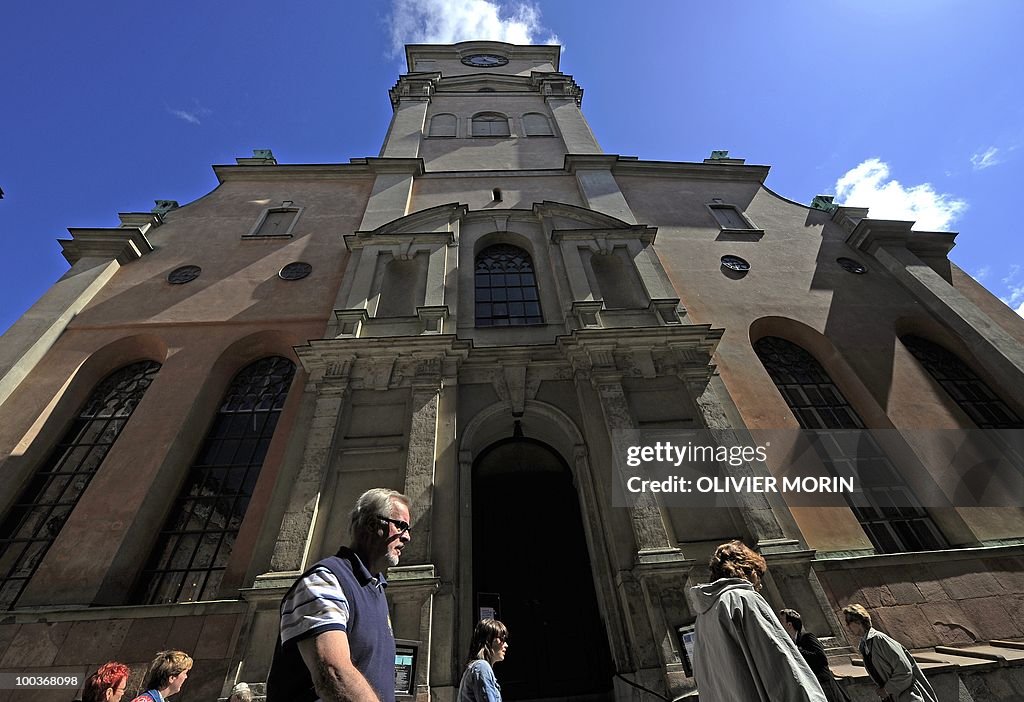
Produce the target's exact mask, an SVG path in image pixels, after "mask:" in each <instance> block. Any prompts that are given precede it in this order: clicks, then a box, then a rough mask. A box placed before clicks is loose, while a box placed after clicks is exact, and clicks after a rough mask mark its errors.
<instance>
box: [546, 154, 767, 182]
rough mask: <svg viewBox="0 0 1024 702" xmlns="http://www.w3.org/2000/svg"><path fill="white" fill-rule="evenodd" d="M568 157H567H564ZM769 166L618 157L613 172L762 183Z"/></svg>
mask: <svg viewBox="0 0 1024 702" xmlns="http://www.w3.org/2000/svg"><path fill="white" fill-rule="evenodd" d="M566 158H568V157H566ZM770 169H771V166H755V165H746V164H723V163H717V162H714V163H690V162H678V161H641V160H639V159H630V158H624V157H621V156H620V157H618V160H617V161H616V162H615V164H614V165H613V167H612V172H613V173H622V174H623V175H664V176H685V177H687V178H696V179H699V180H732V181H743V182H754V183H760V184H762V185H763V184H764V181H765V179H766V178H767V177H768V171H769V170H770Z"/></svg>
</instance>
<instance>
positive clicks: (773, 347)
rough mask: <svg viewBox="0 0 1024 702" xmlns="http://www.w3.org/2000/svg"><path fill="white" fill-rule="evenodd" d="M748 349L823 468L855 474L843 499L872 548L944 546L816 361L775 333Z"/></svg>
mask: <svg viewBox="0 0 1024 702" xmlns="http://www.w3.org/2000/svg"><path fill="white" fill-rule="evenodd" d="M754 351H755V352H756V353H757V356H758V358H760V359H761V363H762V364H764V367H765V370H767V371H768V375H770V376H771V378H772V381H773V382H774V383H775V386H776V387H777V388H778V389H779V392H780V393H782V397H783V398H784V399H785V400H786V404H787V405H789V409H790V410H791V411H792V412H793V414H794V415H795V416H796V419H797V421H798V422H799V423H800V426H801V428H802V429H804V430H805V432H806V434H807V436H808V438H809V439H810V440H811V441H812V442H813V445H814V448H815V450H816V451H817V452H818V455H819V456H820V457H821V460H822V462H823V463H824V464H825V465H826V467H827V468H828V469H829V471H830V472H831V473H832V474H833V475H835V476H838V477H855V480H854V485H855V489H854V492H853V493H851V494H848V495H846V499H847V502H848V503H849V504H850V508H851V509H852V510H853V513H854V515H855V516H856V517H857V521H858V522H860V524H861V526H862V527H863V528H864V531H865V532H866V533H867V535H868V538H869V539H870V540H871V543H872V545H873V546H874V547H875V550H876V551H878V552H879V553H899V552H903V551H927V550H933V549H938V548H944V547H945V546H946V542H945V539H944V538H943V537H942V534H941V533H940V532H939V530H938V528H937V527H936V526H935V523H934V522H933V521H932V519H931V517H930V516H929V515H928V513H927V512H926V511H925V509H924V507H922V506H921V503H920V501H919V500H918V499H917V498H916V497H915V496H914V494H913V493H912V492H911V491H910V489H909V488H908V486H907V484H906V482H905V481H904V480H903V478H902V476H900V474H899V473H898V472H897V470H896V467H895V466H894V465H893V464H892V462H891V461H890V460H889V458H888V456H886V455H885V452H884V451H883V450H882V447H881V446H879V445H878V443H877V442H876V441H875V439H874V437H872V436H871V432H869V431H866V430H865V429H864V423H863V422H862V421H861V418H860V416H859V415H858V414H857V412H856V410H854V409H853V407H851V406H850V403H849V402H847V401H846V398H845V397H844V396H843V394H842V392H840V390H839V388H838V387H837V386H836V385H835V383H833V382H832V379H831V378H830V377H829V375H828V373H826V372H825V369H824V368H822V367H821V364H820V363H818V361H817V360H816V359H815V358H814V357H813V356H812V355H811V354H809V353H808V352H807V351H805V350H804V349H802V348H800V347H799V346H797V345H796V344H793V343H791V342H789V341H786V340H785V339H780V338H778V337H771V336H769V337H765V338H763V339H760V340H759V341H757V342H756V343H755V344H754Z"/></svg>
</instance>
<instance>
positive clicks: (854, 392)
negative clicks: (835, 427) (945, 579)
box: [748, 316, 977, 545]
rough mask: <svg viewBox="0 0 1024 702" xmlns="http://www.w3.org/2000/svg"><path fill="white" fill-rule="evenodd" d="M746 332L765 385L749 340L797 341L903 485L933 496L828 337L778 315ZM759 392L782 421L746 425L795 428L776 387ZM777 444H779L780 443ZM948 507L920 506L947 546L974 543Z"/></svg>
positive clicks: (919, 466)
mask: <svg viewBox="0 0 1024 702" xmlns="http://www.w3.org/2000/svg"><path fill="white" fill-rule="evenodd" d="M748 335H749V343H750V351H751V354H752V357H753V358H754V359H755V360H756V361H757V365H758V366H759V367H760V368H759V370H757V371H755V372H757V373H761V374H763V377H764V382H765V387H766V388H767V387H771V388H775V383H774V381H773V380H772V379H771V377H770V376H769V374H768V370H767V369H766V368H765V367H764V364H763V363H761V360H760V358H759V357H758V356H757V354H756V352H754V351H753V346H754V344H755V343H756V342H757V341H758V340H760V339H762V338H765V337H768V336H775V337H779V338H781V339H784V340H786V341H789V342H790V343H793V344H795V345H797V346H799V347H800V348H802V349H803V350H804V351H806V352H807V353H809V354H810V355H811V356H812V357H813V358H814V360H816V361H817V362H818V363H819V364H820V365H821V367H822V369H823V370H824V371H825V373H826V374H827V375H828V377H829V378H830V379H831V380H832V382H833V383H834V384H835V385H836V387H837V388H839V391H840V392H841V393H842V394H843V395H844V396H845V398H846V400H847V402H848V403H849V404H850V406H851V407H852V408H853V409H854V410H855V411H856V412H857V414H858V415H859V416H860V418H861V420H862V421H863V423H864V427H865V429H866V430H869V431H872V434H873V435H874V436H875V439H876V440H877V441H878V443H879V444H880V446H881V447H882V450H883V451H884V452H885V454H886V455H887V456H888V457H889V458H890V460H891V461H892V462H893V464H895V465H897V466H899V473H900V475H901V476H902V477H903V479H904V480H905V481H906V483H907V485H908V486H909V487H910V488H912V489H915V493H917V492H918V491H919V490H920V489H921V486H923V485H928V486H930V490H929V492H930V493H931V494H932V495H934V494H935V493H934V488H935V485H934V478H933V476H932V475H931V473H930V472H929V470H928V469H927V468H926V466H925V464H924V463H923V462H922V460H921V458H920V457H919V456H918V454H917V453H916V452H915V450H914V449H913V448H912V447H911V446H910V445H909V444H908V443H907V441H906V439H904V438H903V436H902V434H901V433H900V431H899V429H898V427H897V426H896V425H895V424H894V423H893V421H892V419H891V418H890V417H889V415H888V414H887V413H886V411H885V408H883V407H882V406H881V405H880V404H879V403H878V401H877V400H876V399H875V397H874V396H873V395H872V394H871V392H870V391H869V390H868V388H867V386H866V385H865V384H864V382H863V381H862V380H861V378H860V376H859V375H858V373H857V372H856V371H855V370H854V369H853V367H852V366H851V365H850V364H849V362H848V361H847V360H846V359H845V358H844V357H843V354H842V352H841V351H840V350H839V349H838V348H836V346H835V345H834V344H833V342H832V340H831V339H829V338H828V337H827V336H825V335H824V334H823V333H821V332H820V331H818V330H816V329H814V328H812V327H810V326H809V325H807V324H805V323H803V322H800V321H797V320H795V319H790V318H788V317H779V316H769V317H760V318H758V319H755V320H754V321H753V322H751V324H750V326H749V328H748ZM764 395H765V397H766V398H768V397H770V398H772V399H771V400H769V402H770V403H771V404H772V405H773V406H774V407H776V408H777V409H778V412H777V413H775V414H776V417H777V418H781V420H782V421H781V422H777V424H776V426H775V427H772V426H766V425H765V424H762V425H761V426H758V425H757V424H756V423H751V424H750V425H749V426H750V428H751V429H773V428H778V425H780V424H783V423H784V424H785V425H786V426H785V427H783V428H784V429H787V430H789V429H799V428H800V425H799V422H798V421H797V419H796V417H795V416H794V415H793V413H792V410H790V408H789V405H788V403H787V402H786V401H785V399H784V398H783V397H782V396H781V394H780V393H779V392H778V391H775V392H773V393H767V392H766V393H764ZM783 408H785V409H783ZM762 421H764V420H762ZM874 430H882V431H883V432H884V434H874ZM773 441H774V439H773ZM780 445H784V442H782V443H780ZM950 506H951V505H949V504H946V505H943V506H941V507H939V506H936V505H926V506H925V509H926V511H927V512H928V514H929V515H930V516H931V518H932V519H933V520H934V522H935V524H936V525H938V526H939V529H940V531H941V532H942V535H943V536H944V537H945V538H946V539H947V540H948V542H949V543H950V544H951V545H956V544H973V543H977V539H976V538H975V536H974V535H973V532H972V530H971V529H970V527H969V526H968V525H967V523H966V522H965V521H964V519H963V518H962V517H961V516H960V514H959V513H958V512H956V510H954V509H950V508H949V507H950ZM851 514H852V512H851Z"/></svg>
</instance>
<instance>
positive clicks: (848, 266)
mask: <svg viewBox="0 0 1024 702" xmlns="http://www.w3.org/2000/svg"><path fill="white" fill-rule="evenodd" d="M836 263H838V264H839V265H840V266H842V267H843V268H844V269H845V270H847V271H849V272H850V273H856V274H857V275H863V274H864V273H867V272H868V269H867V268H865V267H864V266H863V265H862V264H860V263H858V262H857V261H854V260H853V259H852V258H843V257H840V258H837V259H836Z"/></svg>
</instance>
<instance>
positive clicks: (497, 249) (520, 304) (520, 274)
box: [474, 244, 544, 327]
mask: <svg viewBox="0 0 1024 702" xmlns="http://www.w3.org/2000/svg"><path fill="white" fill-rule="evenodd" d="M474 278H475V281H476V291H475V295H476V325H477V326H478V327H508V326H520V325H525V324H543V323H544V317H543V316H542V315H541V310H540V297H539V296H538V294H537V279H536V276H535V275H534V271H533V261H531V260H530V254H528V253H526V252H525V251H523V250H522V249H520V248H518V247H516V246H511V245H509V244H496V245H494V246H488V247H487V248H486V249H484V250H483V251H481V252H480V253H479V254H478V255H477V257H476V271H475V273H474Z"/></svg>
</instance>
